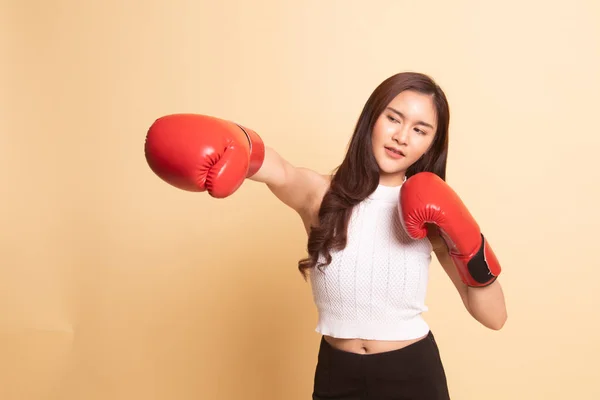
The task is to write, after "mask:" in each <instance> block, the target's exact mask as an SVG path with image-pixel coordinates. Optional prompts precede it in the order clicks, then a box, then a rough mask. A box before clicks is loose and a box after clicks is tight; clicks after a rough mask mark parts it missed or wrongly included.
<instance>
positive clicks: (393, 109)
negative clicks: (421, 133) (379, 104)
mask: <svg viewBox="0 0 600 400" xmlns="http://www.w3.org/2000/svg"><path fill="white" fill-rule="evenodd" d="M387 109H388V110H391V111H393V112H395V113H396V114H398V115H399V116H400V117H401V118H406V117H405V116H404V114H402V113H401V112H400V111H398V110H396V109H395V108H392V107H387ZM417 125H423V126H426V127H428V128H431V129H434V128H433V125H431V124H428V123H427V122H423V121H417Z"/></svg>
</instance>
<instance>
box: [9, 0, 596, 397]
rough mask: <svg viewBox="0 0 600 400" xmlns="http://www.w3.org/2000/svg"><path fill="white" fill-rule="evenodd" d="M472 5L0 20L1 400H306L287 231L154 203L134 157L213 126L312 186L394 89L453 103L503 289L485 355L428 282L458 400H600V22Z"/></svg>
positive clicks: (470, 183)
mask: <svg viewBox="0 0 600 400" xmlns="http://www.w3.org/2000/svg"><path fill="white" fill-rule="evenodd" d="M483 3H484V2H479V1H475V0H473V1H438V2H431V1H419V2H417V1H377V0H375V1H370V2H367V1H357V0H346V1H341V0H338V1H332V0H326V1H316V0H311V1H303V2H300V1H276V0H268V1H266V0H265V1H241V0H239V1H223V2H218V3H217V2H212V1H208V0H206V1H182V0H172V1H166V0H163V1H147V2H146V1H142V0H138V1H131V0H130V1H117V0H111V1H102V2H101V1H94V2H83V1H73V0H63V1H37V2H34V1H17V0H13V1H11V2H9V3H6V2H5V3H4V5H3V6H2V12H1V13H0V18H1V20H0V29H1V31H0V33H1V35H0V40H1V42H0V44H1V46H2V47H1V53H0V54H1V55H2V63H0V65H1V68H2V71H1V72H2V74H0V76H1V77H2V78H1V79H2V82H1V83H2V90H1V91H0V93H1V94H0V96H1V97H0V99H1V100H0V101H1V104H0V105H1V107H0V112H1V113H2V114H1V118H0V128H1V133H2V134H1V137H0V183H1V185H0V186H1V188H2V189H1V191H2V196H0V206H1V207H0V217H1V220H0V221H1V225H2V230H1V232H0V235H1V236H0V246H1V247H0V254H1V258H0V263H1V265H0V399H2V400H30V399H36V400H37V399H44V400H58V399H60V400H75V399H76V400H84V399H85V400H97V399H103V400H104V399H106V400H108V399H110V400H120V399H127V400H131V399H145V400H146V399H147V400H150V399H153V400H154V399H157V400H158V399H160V400H162V399H169V400H171V399H177V400H187V399H219V400H220V399H236V400H237V399H245V400H255V399H256V400H258V399H261V400H264V399H277V400H279V399H286V400H288V399H289V400H296V399H297V400H300V399H308V398H310V392H311V387H312V377H313V372H314V366H315V362H316V355H317V350H318V349H317V346H318V341H319V336H318V335H317V334H316V333H315V332H314V326H315V323H316V313H315V311H314V307H313V304H312V298H311V295H310V287H309V286H308V284H306V283H305V282H304V281H303V280H302V278H301V276H300V275H299V273H298V272H297V269H296V263H297V261H298V259H299V258H300V257H303V256H304V254H305V253H304V251H305V235H304V232H303V229H302V226H301V223H300V220H299V219H298V218H297V217H296V216H295V215H294V214H293V213H292V212H290V211H289V210H288V209H286V208H285V207H284V206H283V205H282V204H281V203H279V202H278V201H277V200H276V199H275V198H274V196H272V195H271V194H270V192H269V191H268V190H267V189H266V188H265V187H264V186H262V185H260V184H257V183H255V182H247V183H246V184H245V185H244V186H243V187H242V190H240V191H239V192H237V193H236V194H235V196H233V197H231V198H228V199H224V200H215V199H212V198H210V197H208V196H207V195H205V194H191V193H187V192H182V191H178V190H176V189H174V188H172V187H170V186H168V185H166V184H164V183H163V182H162V181H160V180H159V179H158V178H157V177H155V176H154V175H153V174H152V173H151V171H150V170H149V168H148V167H147V165H146V163H145V160H144V156H143V142H144V135H145V132H146V129H147V128H148V127H149V125H150V124H151V123H152V122H153V120H154V119H155V118H157V117H159V116H161V115H164V114H168V113H173V112H197V113H204V114H211V115H216V116H220V117H224V118H227V119H232V120H235V121H237V122H241V123H243V124H245V125H247V126H249V127H252V128H254V129H255V130H257V132H259V133H260V134H261V135H262V137H263V138H264V139H265V141H266V142H267V143H268V144H269V145H270V146H272V147H274V148H276V149H278V151H279V152H280V153H281V154H282V155H283V156H284V157H286V158H287V159H289V160H290V161H291V162H293V163H295V164H297V165H303V166H308V167H312V168H314V169H316V170H319V171H321V172H327V171H330V170H331V169H332V168H334V167H335V166H336V165H337V163H338V162H339V161H340V160H341V158H342V156H343V153H344V151H345V146H346V143H347V141H348V138H349V137H350V134H351V131H352V128H353V126H354V123H355V121H356V119H357V117H358V114H359V113H360V110H361V108H362V106H363V104H364V102H365V101H366V99H367V97H368V95H369V94H370V93H371V91H372V90H373V89H374V88H375V86H376V85H377V84H378V83H380V82H381V81H382V80H383V79H385V78H386V77H388V76H390V75H392V74H394V73H396V72H399V71H403V70H418V71H422V72H425V73H428V74H431V75H432V76H433V77H434V78H435V79H437V80H438V82H439V83H440V84H441V85H442V86H443V88H444V89H445V90H446V92H447V95H448V97H449V99H450V103H451V110H452V120H451V145H450V158H449V165H448V182H449V183H450V184H451V185H452V186H453V187H454V188H455V190H456V191H457V192H458V193H459V194H460V196H461V197H462V198H463V200H464V201H465V203H467V205H468V206H469V208H470V209H471V211H472V213H473V214H474V215H475V216H476V218H477V220H478V221H479V223H480V224H481V226H482V227H483V229H484V231H485V232H486V234H487V235H488V237H489V239H490V241H492V244H493V246H494V248H495V250H496V253H497V254H498V255H499V257H500V259H501V261H502V263H503V267H504V274H503V276H502V283H503V286H504V288H505V293H506V297H507V304H508V310H509V319H508V322H507V324H506V326H505V327H504V329H503V330H501V331H499V332H495V331H490V330H487V329H485V328H484V327H482V326H481V325H479V324H478V323H477V322H476V321H474V320H473V319H472V318H471V317H470V316H468V314H467V313H466V311H465V310H464V309H463V306H462V304H461V303H460V300H459V298H458V296H457V294H456V292H455V290H454V288H453V287H452V286H451V283H450V281H449V280H448V279H447V277H446V276H445V275H444V274H443V272H441V269H440V267H439V265H438V264H437V263H435V262H434V263H433V264H432V278H431V285H430V292H429V295H428V305H429V306H430V312H428V313H427V315H426V317H427V320H428V321H429V323H430V324H431V326H432V329H433V330H434V332H435V333H436V335H437V338H438V342H439V344H440V347H441V351H442V357H443V359H444V363H445V366H446V370H447V374H448V379H449V385H450V389H451V392H452V394H453V399H465V400H466V399H478V400H479V399H487V400H495V399H498V400H499V399H502V400H506V399H544V400H549V399H561V400H562V399H598V398H600V388H599V386H598V384H597V383H598V380H599V379H600V367H599V366H598V358H599V357H600V344H599V341H598V337H600V321H599V320H598V306H599V305H600V302H599V300H598V294H599V293H600V283H599V281H600V279H599V278H600V277H599V274H598V267H599V261H598V259H597V248H598V242H597V240H598V234H597V232H598V223H599V222H600V218H599V216H598V211H597V207H598V206H597V205H598V204H599V203H600V196H599V194H600V191H599V190H598V182H600V177H599V173H598V168H597V163H598V145H599V144H600V139H599V136H600V135H599V134H600V132H599V129H598V105H599V104H600V102H599V100H600V99H599V94H598V93H599V92H600V75H599V73H598V72H599V71H600V5H599V3H598V2H596V1H593V0H589V1H578V0H572V1H568V2H567V1H564V2H545V1H522V0H520V1H504V2H493V3H494V4H491V3H492V2H485V4H483ZM549 3H552V4H553V5H550V4H549Z"/></svg>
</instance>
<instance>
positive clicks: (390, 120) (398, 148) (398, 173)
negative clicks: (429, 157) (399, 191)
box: [371, 90, 437, 186]
mask: <svg viewBox="0 0 600 400" xmlns="http://www.w3.org/2000/svg"><path fill="white" fill-rule="evenodd" d="M436 130H437V116H436V110H435V105H434V103H433V98H432V96H431V95H426V94H422V93H418V92H414V91H410V90H407V91H404V92H401V93H400V94H398V95H397V96H396V97H395V98H394V99H393V100H392V101H391V102H390V103H389V104H388V106H387V107H386V109H385V110H384V111H383V112H382V113H381V115H380V116H379V118H378V119H377V121H376V122H375V126H374V127H373V132H372V137H371V142H372V144H373V154H374V155H375V159H376V160H377V164H378V165H379V169H380V176H381V177H380V184H382V185H386V186H397V185H400V184H402V182H403V181H404V177H405V174H406V170H407V169H408V168H409V167H410V166H411V165H412V164H414V163H415V162H416V161H417V160H418V159H419V158H421V156H422V155H423V154H425V153H426V152H427V150H428V149H429V147H430V146H431V144H432V143H433V139H434V137H435V132H436Z"/></svg>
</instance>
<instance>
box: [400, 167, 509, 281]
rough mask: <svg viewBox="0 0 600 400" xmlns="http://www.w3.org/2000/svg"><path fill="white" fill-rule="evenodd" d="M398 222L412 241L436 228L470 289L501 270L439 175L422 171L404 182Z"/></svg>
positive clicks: (487, 245) (454, 195)
mask: <svg viewBox="0 0 600 400" xmlns="http://www.w3.org/2000/svg"><path fill="white" fill-rule="evenodd" d="M399 207H400V210H399V211H400V219H401V221H402V226H403V227H404V229H405V230H406V232H407V233H408V235H409V236H410V237H412V238H413V239H422V238H424V237H425V236H426V235H427V227H426V224H428V223H430V224H435V225H437V226H438V228H439V231H440V235H441V236H442V238H443V239H444V241H445V242H446V244H447V246H448V249H449V250H450V256H451V257H452V259H453V261H454V264H455V265H456V267H457V269H458V272H459V275H460V277H461V280H462V281H463V282H464V283H465V284H466V285H468V286H471V287H482V286H487V285H489V284H491V283H492V282H494V281H495V280H496V278H497V277H498V275H499V274H500V272H501V267H500V264H499V262H498V259H497V258H496V255H495V254H494V252H493V251H492V248H491V247H490V244H489V243H488V241H487V240H486V239H485V237H484V236H483V234H482V233H481V231H480V229H479V226H478V224H477V222H476V221H475V219H474V218H473V216H472V215H471V213H470V212H469V210H467V208H466V207H465V205H464V204H463V202H462V201H461V199H460V198H459V197H458V195H457V194H456V193H455V192H454V191H453V190H452V189H451V188H450V186H448V184H446V182H444V181H443V180H442V179H441V178H440V177H439V176H437V175H435V174H433V173H430V172H421V173H417V174H415V175H413V176H411V177H410V178H409V179H407V180H406V182H404V184H403V185H402V188H401V191H400V203H399Z"/></svg>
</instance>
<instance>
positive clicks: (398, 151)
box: [385, 146, 406, 157]
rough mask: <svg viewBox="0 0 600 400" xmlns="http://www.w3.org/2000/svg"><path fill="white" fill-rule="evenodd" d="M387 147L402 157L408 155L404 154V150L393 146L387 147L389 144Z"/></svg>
mask: <svg viewBox="0 0 600 400" xmlns="http://www.w3.org/2000/svg"><path fill="white" fill-rule="evenodd" d="M385 148H386V149H387V150H389V151H391V152H392V153H395V154H398V155H400V156H402V157H406V154H404V152H403V151H402V150H398V149H395V148H393V147H387V146H386V147H385Z"/></svg>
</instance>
